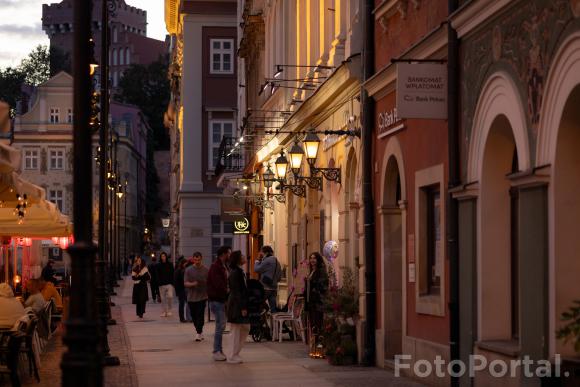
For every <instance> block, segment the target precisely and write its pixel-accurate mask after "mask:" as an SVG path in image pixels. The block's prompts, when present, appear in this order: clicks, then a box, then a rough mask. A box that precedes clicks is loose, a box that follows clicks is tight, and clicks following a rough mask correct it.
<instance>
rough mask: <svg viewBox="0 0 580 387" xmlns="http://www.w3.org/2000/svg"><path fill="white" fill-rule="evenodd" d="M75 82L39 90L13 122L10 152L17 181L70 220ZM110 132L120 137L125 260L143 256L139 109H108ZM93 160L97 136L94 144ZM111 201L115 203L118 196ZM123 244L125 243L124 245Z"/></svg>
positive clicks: (61, 77)
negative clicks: (15, 158) (14, 154)
mask: <svg viewBox="0 0 580 387" xmlns="http://www.w3.org/2000/svg"><path fill="white" fill-rule="evenodd" d="M72 109H73V78H72V77H71V76H70V75H69V74H67V73H65V72H60V73H59V74H57V75H55V76H54V77H52V78H50V79H49V80H48V81H46V82H44V83H43V84H41V85H39V86H38V88H37V89H36V92H35V95H34V97H33V98H31V99H30V106H29V107H28V109H27V111H26V113H24V114H21V115H17V116H16V117H15V122H14V132H13V137H12V144H11V145H12V146H14V147H15V148H18V149H20V150H21V153H22V163H21V171H19V172H20V173H21V175H22V176H23V177H24V178H25V179H27V180H30V181H31V182H33V183H34V184H36V185H38V186H40V187H42V188H44V189H45V190H46V198H47V200H49V201H51V202H53V203H55V204H56V205H57V206H58V208H59V210H60V211H61V212H62V213H63V214H65V215H68V216H69V217H70V218H71V219H72V215H73V214H72V212H73V202H72V195H73V191H72V190H73V185H72V184H73V176H72V170H73V122H72V121H73V114H74V112H73V110H72ZM111 115H113V116H114V117H115V118H113V119H112V126H111V130H112V131H114V132H115V133H116V134H117V135H118V141H117V145H116V149H117V150H116V160H117V167H118V169H117V175H118V176H119V183H120V184H121V185H122V186H123V196H122V197H121V199H120V200H119V203H118V212H117V216H116V217H115V218H116V222H118V225H119V240H120V252H121V256H122V257H124V256H126V255H128V254H130V253H131V252H139V251H140V250H141V242H142V241H141V235H142V231H143V227H144V219H143V214H144V210H145V193H146V189H147V186H146V183H145V166H146V164H145V157H146V152H145V150H146V139H147V130H148V129H147V124H146V123H145V121H144V120H143V118H142V116H141V114H140V111H139V109H137V108H136V107H134V106H130V105H122V104H119V103H112V104H111ZM93 144H94V145H93V149H94V152H93V154H94V155H95V156H96V155H97V151H96V149H97V146H98V136H97V134H95V137H94V140H93ZM98 170H99V169H98V166H97V165H96V164H95V165H94V166H93V219H94V227H93V230H94V235H95V240H96V239H98V238H97V237H96V236H97V235H98V212H99V211H98V203H99V189H98V188H99V187H98V184H99V180H98ZM113 196H115V199H114V200H118V197H117V196H116V195H113ZM125 241H126V243H125Z"/></svg>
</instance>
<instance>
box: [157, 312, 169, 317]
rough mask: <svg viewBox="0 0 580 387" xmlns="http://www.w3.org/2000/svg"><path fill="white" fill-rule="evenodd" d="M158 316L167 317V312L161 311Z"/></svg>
mask: <svg viewBox="0 0 580 387" xmlns="http://www.w3.org/2000/svg"><path fill="white" fill-rule="evenodd" d="M159 317H167V313H165V312H163V313H161V315H160V316H159Z"/></svg>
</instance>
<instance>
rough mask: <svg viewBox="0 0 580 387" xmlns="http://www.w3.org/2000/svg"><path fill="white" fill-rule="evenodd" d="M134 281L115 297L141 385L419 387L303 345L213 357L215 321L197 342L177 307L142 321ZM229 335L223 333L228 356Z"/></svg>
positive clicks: (151, 307) (250, 346)
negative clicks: (320, 355)
mask: <svg viewBox="0 0 580 387" xmlns="http://www.w3.org/2000/svg"><path fill="white" fill-rule="evenodd" d="M131 291H132V282H131V281H130V280H127V279H126V280H125V281H123V282H122V283H121V288H120V289H118V294H119V296H117V297H116V298H115V302H116V303H117V305H119V306H121V310H122V314H123V320H124V321H125V324H126V329H127V335H128V337H129V341H130V349H131V354H132V357H133V361H134V363H135V370H136V372H137V377H138V381H139V386H140V387H149V386H172V387H178V386H191V385H193V384H195V385H196V386H200V387H201V386H252V387H258V386H276V387H285V386H288V387H299V386H317V387H326V386H345V387H347V386H357V387H363V386H379V385H380V386H420V384H418V383H415V382H412V381H409V380H407V379H402V378H395V377H394V375H393V373H392V372H390V371H386V370H381V369H378V368H363V367H337V366H331V365H329V364H328V363H327V362H326V361H325V360H313V359H310V358H308V356H307V349H306V347H305V346H304V345H303V344H302V343H298V342H289V341H285V342H283V343H278V342H274V343H272V342H262V343H254V342H252V341H251V339H249V341H248V343H247V344H246V346H245V347H244V349H243V350H242V353H241V355H242V357H243V359H244V363H243V364H237V365H235V364H227V363H225V362H214V361H213V360H212V359H211V350H212V342H213V328H214V325H213V323H208V324H207V325H206V326H205V328H204V331H205V332H204V337H205V340H204V341H203V342H200V343H196V342H194V341H193V326H192V325H190V324H181V323H179V319H178V317H177V312H176V307H175V305H174V308H173V316H172V317H167V318H166V317H159V315H160V313H161V306H160V304H154V303H151V302H149V303H148V304H147V311H146V314H145V316H144V318H143V320H140V321H139V319H138V318H137V317H136V316H135V310H134V309H135V306H134V305H132V304H131ZM228 336H229V335H227V334H226V335H224V351H225V352H226V353H227V349H228V346H229V337H228Z"/></svg>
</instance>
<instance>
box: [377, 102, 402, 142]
mask: <svg viewBox="0 0 580 387" xmlns="http://www.w3.org/2000/svg"><path fill="white" fill-rule="evenodd" d="M377 121H378V122H377V124H378V127H379V131H378V138H382V137H385V136H388V135H389V134H391V133H394V132H396V131H398V130H400V129H402V128H404V127H405V126H404V125H403V124H402V123H401V121H402V120H401V119H400V118H399V115H398V112H397V108H396V107H395V108H392V109H391V110H387V111H384V112H381V113H379V115H378V117H377Z"/></svg>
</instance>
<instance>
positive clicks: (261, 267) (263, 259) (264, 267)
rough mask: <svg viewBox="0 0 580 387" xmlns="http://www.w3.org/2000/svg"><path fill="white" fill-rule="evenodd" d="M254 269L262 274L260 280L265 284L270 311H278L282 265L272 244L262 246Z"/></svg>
mask: <svg viewBox="0 0 580 387" xmlns="http://www.w3.org/2000/svg"><path fill="white" fill-rule="evenodd" d="M254 271H255V272H256V273H258V274H260V282H262V285H264V290H265V296H266V299H267V300H268V305H269V306H270V312H272V313H275V312H277V311H278V302H277V301H278V282H280V279H281V278H282V267H281V266H280V262H278V258H276V257H275V256H274V250H273V249H272V247H270V246H262V248H261V249H260V255H259V257H258V259H257V260H256V262H255V263H254Z"/></svg>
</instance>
